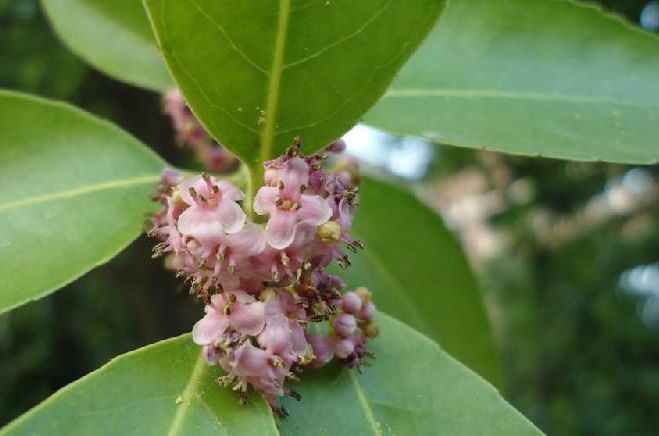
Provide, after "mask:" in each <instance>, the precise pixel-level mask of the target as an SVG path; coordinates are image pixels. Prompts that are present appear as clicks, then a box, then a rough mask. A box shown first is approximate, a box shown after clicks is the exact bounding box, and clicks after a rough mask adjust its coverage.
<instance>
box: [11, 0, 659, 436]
mask: <svg viewBox="0 0 659 436" xmlns="http://www.w3.org/2000/svg"><path fill="white" fill-rule="evenodd" d="M42 5H43V8H44V9H45V11H46V13H47V16H48V18H49V20H50V22H51V23H52V26H53V27H54V29H55V31H56V32H57V34H58V35H59V37H61V39H62V40H63V41H64V42H65V43H66V44H67V45H68V46H69V47H70V49H71V50H72V51H74V52H75V53H77V54H78V55H79V56H80V57H82V58H84V59H85V60H87V61H88V62H89V63H90V64H91V65H93V66H94V67H96V68H97V69H99V70H100V71H102V72H104V73H106V74H108V75H110V76H112V77H114V78H116V79H118V80H121V81H124V82H127V83H129V84H132V85H134V86H138V87H143V88H146V89H148V90H151V91H154V92H157V93H160V94H162V96H163V108H162V109H164V112H165V113H167V114H168V115H169V117H170V119H171V122H172V125H173V127H174V130H175V132H176V136H177V140H178V142H180V143H181V144H184V145H185V146H186V147H188V148H189V149H190V150H191V152H192V153H194V155H195V156H196V157H197V159H198V160H199V163H200V165H202V166H203V167H204V168H205V169H206V171H205V172H202V173H198V172H196V171H194V170H191V169H185V168H173V167H172V166H171V165H168V164H167V163H166V162H165V161H164V160H163V159H162V158H160V157H159V156H158V155H156V154H155V153H154V152H152V151H151V150H150V149H149V148H148V147H147V146H145V145H144V144H142V143H140V141H138V140H137V139H135V138H133V137H132V136H131V135H129V134H128V133H126V132H124V131H122V130H121V129H120V128H118V127H116V126H114V125H112V124H110V123H108V122H106V121H103V120H101V119H98V118H96V117H94V116H92V115H89V114H87V113H85V112H83V111H81V110H79V109H76V108H75V107H72V106H70V105H68V104H65V103H60V102H54V101H49V100H45V99H42V98H39V97H33V96H28V95H22V94H19V93H16V92H12V91H10V90H6V91H1V92H0V187H1V188H2V189H0V277H1V279H0V280H1V281H0V311H2V312H4V311H8V310H11V309H13V308H15V307H17V306H19V305H22V304H26V303H28V302H30V301H32V300H36V299H38V298H41V297H43V296H45V295H48V294H49V293H52V292H54V291H55V290H57V289H58V288H61V287H62V286H64V285H66V284H67V283H70V282H71V281H73V280H75V279H76V278H78V277H79V276H81V275H82V274H84V273H86V272H87V271H89V270H90V269H92V268H94V267H95V266H97V265H99V264H102V263H104V262H107V261H108V260H110V259H112V258H113V257H114V256H115V255H117V254H118V253H119V252H120V251H121V250H122V249H124V248H125V247H126V246H127V245H128V244H129V243H130V242H131V241H132V240H134V239H135V238H136V237H137V236H138V235H139V234H140V233H141V232H142V231H146V232H147V234H148V235H149V236H151V237H152V238H153V240H154V249H153V257H155V258H158V259H161V260H162V264H163V274H167V273H168V272H167V271H165V270H171V271H172V272H173V273H175V274H176V275H177V277H179V278H180V279H181V281H182V283H184V284H185V287H186V289H189V291H190V294H191V297H190V298H191V299H193V300H195V301H198V302H199V306H198V307H199V321H198V322H197V323H195V324H194V326H190V329H191V334H185V335H183V336H180V337H175V338H171V339H167V340H164V341H162V342H158V343H155V344H152V345H149V346H146V347H144V348H141V349H138V350H135V351H132V352H130V353H127V354H125V355H122V356H119V357H116V358H115V359H113V360H112V361H110V362H109V363H108V364H106V365H104V366H103V367H101V368H100V369H98V370H96V371H94V372H92V373H90V374H88V375H87V376H85V377H83V378H82V379H80V380H78V381H76V382H74V383H72V384H70V385H69V386H67V387H65V388H63V389H61V390H60V391H58V392H57V393H55V394H54V395H52V396H51V397H50V398H48V399H47V400H45V401H44V402H43V403H42V404H40V405H38V406H36V407H35V408H34V409H32V410H30V411H29V412H27V413H26V414H24V415H23V416H21V417H19V418H17V419H16V420H15V421H13V422H11V423H10V424H9V425H7V426H6V427H5V428H4V429H2V430H0V434H2V435H19V434H26V435H27V434H43V435H45V434H62V435H78V434H79V435H88V434H94V435H98V434H113V435H115V434H123V435H128V434H153V435H179V434H180V435H187V434H194V435H201V434H231V435H234V434H235V435H237V434H241V435H242V434H255V435H270V434H305V435H306V434H346V435H357V434H371V433H372V434H376V435H385V434H400V435H416V434H422V435H425V434H428V435H430V434H432V435H435V434H447V435H456V434H474V435H482V434H488V435H489V434H496V435H517V434H519V435H522V434H524V435H526V434H539V433H540V432H539V430H538V429H537V428H536V427H535V426H534V425H533V424H532V423H531V422H529V421H528V420H527V419H526V418H525V417H524V416H522V415H521V414H520V413H519V412H517V411H516V410H515V409H514V408H513V407H512V406H510V405H509V404H508V403H507V402H506V401H505V400H504V399H503V398H502V396H501V395H500V394H499V392H498V391H497V389H496V386H499V385H500V384H501V375H500V368H499V363H498V359H497V353H496V350H495V347H494V344H493V340H492V335H491V332H490V327H489V322H488V319H487V316H486V312H485V309H484V306H483V302H482V298H481V293H480V290H479V287H478V284H477V281H476V279H475V278H474V275H473V273H472V271H471V270H470V268H469V266H468V263H467V260H466V258H465V256H464V254H463V253H462V251H461V249H460V246H459V244H458V242H457V241H456V240H455V239H454V237H453V236H452V234H451V233H450V232H449V231H448V230H447V229H446V227H445V226H444V224H443V222H442V220H441V218H440V217H439V216H437V215H436V214H435V213H434V212H433V211H432V210H431V209H429V208H428V207H426V206H425V205H424V204H423V203H422V202H421V201H419V200H418V199H417V198H416V197H415V195H413V194H412V193H411V192H409V191H407V190H406V189H405V188H402V187H400V186H396V184H395V183H392V182H390V181H380V180H377V179H374V178H370V177H367V176H366V175H365V174H361V173H360V171H359V168H358V165H357V163H356V162H355V161H354V160H351V159H350V158H345V157H342V154H341V153H342V151H343V149H344V148H345V143H344V142H343V141H342V140H341V139H340V138H341V136H342V135H343V134H344V133H345V132H347V131H348V130H349V129H350V128H351V127H352V126H354V125H355V124H356V123H357V122H359V121H363V122H365V123H367V124H370V125H373V126H376V127H378V128H381V129H383V130H386V131H389V132H392V133H395V134H400V135H414V136H418V137H423V138H425V139H427V140H429V141H431V142H436V143H442V144H447V145H454V146H460V147H472V148H478V149H489V150H496V151H502V152H508V153H515V154H525V155H533V156H545V157H552V158H560V159H572V160H580V161H607V162H623V163H636V164H651V163H655V162H657V160H658V158H659V148H658V147H657V145H656V138H657V133H658V131H657V126H658V125H659V111H658V110H657V109H659V81H657V80H656V78H657V77H658V73H659V41H657V40H656V38H655V37H653V36H652V35H649V34H646V33H643V32H642V31H641V30H639V29H636V28H634V27H632V26H631V25H629V24H626V23H625V22H623V21H622V20H621V19H619V18H616V17H613V16H610V15H607V14H606V13H604V12H602V11H600V10H598V9H597V8H595V7H592V6H588V5H584V4H580V3H575V2H573V1H567V0H524V1H522V0H487V1H485V0H452V1H450V2H448V1H443V0H145V1H144V3H143V4H142V3H140V2H138V1H137V0H44V1H43V2H42ZM155 110H161V108H154V111H155ZM357 146H358V145H357ZM161 260H158V261H159V262H160V261H161ZM144 261H145V262H148V261H152V260H149V259H148V256H146V255H145V260H144ZM173 291H174V290H168V289H163V290H162V292H173ZM121 304H124V302H117V308H118V310H120V306H121ZM153 304H154V305H156V304H158V302H157V301H154V302H153ZM202 308H203V311H202ZM46 328H47V327H46ZM70 358H72V359H73V358H75V356H70Z"/></svg>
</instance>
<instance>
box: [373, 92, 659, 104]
mask: <svg viewBox="0 0 659 436" xmlns="http://www.w3.org/2000/svg"><path fill="white" fill-rule="evenodd" d="M384 97H386V98H415V97H460V98H501V99H506V98H508V99H518V100H537V101H564V102H567V103H591V104H596V103H603V104H612V105H621V106H637V107H641V108H645V109H647V107H648V106H650V107H659V105H656V104H652V103H642V102H631V101H624V100H615V99H611V98H602V97H595V96H584V95H565V94H542V93H522V92H510V91H503V90H498V89H473V90H471V89H449V88H398V89H391V90H389V91H387V92H386V93H385V95H384Z"/></svg>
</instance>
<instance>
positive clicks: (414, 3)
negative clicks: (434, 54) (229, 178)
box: [145, 0, 444, 167]
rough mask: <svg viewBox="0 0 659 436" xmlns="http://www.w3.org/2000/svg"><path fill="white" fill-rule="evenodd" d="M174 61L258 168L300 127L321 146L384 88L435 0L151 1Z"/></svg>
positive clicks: (211, 118) (221, 136)
mask: <svg viewBox="0 0 659 436" xmlns="http://www.w3.org/2000/svg"><path fill="white" fill-rule="evenodd" d="M145 4H146V6H147V10H148V12H149V16H150V18H151V22H152V24H153V27H154V30H155V33H156V36H157V38H158V41H159V43H160V46H161V48H162V51H163V54H164V56H165V59H166V61H167V64H168V66H169V68H170V70H171V72H172V75H173V77H174V78H175V80H176V82H177V84H178V85H179V87H180V88H181V90H182V91H183V93H184V95H185V97H186V99H187V101H188V102H189V103H190V105H191V107H192V109H193V110H194V112H195V113H196V115H197V116H198V117H199V119H200V120H201V121H202V123H203V124H204V125H205V126H206V128H207V129H208V130H209V131H210V132H211V133H212V134H213V135H214V136H215V137H216V138H217V139H218V140H219V141H220V142H222V143H223V144H224V145H225V146H227V147H228V148H229V149H230V150H231V151H232V152H234V153H235V154H237V155H238V156H239V157H240V158H241V159H243V161H244V162H245V163H246V164H247V165H248V166H250V167H254V166H258V165H260V164H261V163H262V162H263V161H264V160H267V159H269V158H271V157H273V156H275V155H278V154H282V153H283V152H284V151H285V149H286V148H287V147H288V146H290V145H291V142H292V139H293V138H294V137H295V136H301V137H302V138H303V139H304V140H305V142H306V144H307V147H308V149H307V152H311V151H313V150H317V149H319V148H321V147H322V146H324V145H326V144H328V143H329V142H331V141H333V140H335V139H336V138H338V137H339V136H340V135H342V134H343V133H344V132H345V131H347V130H348V129H349V128H350V127H352V125H354V124H355V122H356V121H357V120H358V119H359V118H360V117H361V116H362V115H363V113H364V112H365V111H366V110H367V109H368V108H369V107H370V106H371V105H372V104H373V103H375V101H376V100H377V99H378V98H379V97H380V96H381V95H382V93H384V91H385V90H386V88H387V86H388V85H389V83H390V81H391V79H392V78H393V76H394V74H395V73H396V71H397V70H398V69H399V67H400V65H401V64H402V63H403V62H404V61H405V59H406V58H407V57H408V56H409V55H410V54H411V53H412V52H413V51H414V49H415V48H416V47H417V45H418V44H419V43H420V42H421V40H422V39H423V37H424V36H425V35H426V34H427V32H428V31H429V30H430V28H431V27H432V24H433V23H434V21H435V19H436V17H437V16H438V14H439V12H440V11H441V9H442V8H443V5H444V2H443V1H437V0H361V1H353V0H330V1H327V0H261V1H249V2H246V1H243V0H176V1H173V0H146V1H145Z"/></svg>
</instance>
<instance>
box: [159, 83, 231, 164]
mask: <svg viewBox="0 0 659 436" xmlns="http://www.w3.org/2000/svg"><path fill="white" fill-rule="evenodd" d="M163 109H164V111H165V113H166V114H167V115H169V117H170V119H171V120H172V125H173V127H174V130H175V131H176V137H177V139H178V141H179V142H180V143H181V144H185V145H187V146H189V147H190V148H192V150H193V151H194V152H195V155H196V156H197V159H199V161H200V162H201V163H202V164H203V165H204V166H205V167H206V168H208V169H209V170H210V171H217V172H225V171H229V170H231V169H233V168H235V167H236V165H237V164H238V160H237V159H236V158H235V156H234V155H232V154H231V153H230V152H229V150H227V149H226V148H224V147H222V146H221V145H220V144H218V143H217V142H215V141H214V140H213V138H211V136H210V135H209V134H208V132H206V130H205V129H204V126H202V125H201V123H200V122H199V120H197V118H196V117H195V116H194V114H193V113H192V111H191V110H190V107H189V106H188V105H187V104H186V102H185V99H184V98H183V95H182V94H181V92H180V91H179V90H178V89H173V90H171V91H169V92H168V93H167V94H165V96H164V97H163Z"/></svg>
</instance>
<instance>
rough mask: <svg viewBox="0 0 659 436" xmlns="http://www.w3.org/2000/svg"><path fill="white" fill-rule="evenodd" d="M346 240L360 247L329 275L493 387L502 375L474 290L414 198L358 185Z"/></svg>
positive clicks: (455, 247)
mask: <svg viewBox="0 0 659 436" xmlns="http://www.w3.org/2000/svg"><path fill="white" fill-rule="evenodd" d="M359 189H360V203H361V204H360V207H359V210H358V211H357V214H356V219H355V222H354V227H353V229H352V234H353V236H354V237H355V238H357V239H360V240H361V241H363V242H364V244H365V245H366V248H365V249H364V250H361V251H359V252H357V253H356V254H354V255H351V256H350V259H351V261H352V263H353V265H352V266H351V267H350V268H348V269H347V270H345V271H338V269H337V270H335V272H337V273H338V274H339V275H341V277H342V278H343V279H345V280H346V282H347V283H348V284H349V285H350V287H352V288H355V287H358V286H366V287H368V288H369V289H370V290H371V291H372V292H373V298H374V300H375V303H376V304H377V306H378V308H379V309H381V310H383V311H385V312H387V313H390V314H392V315H393V316H395V317H396V318H398V319H400V320H402V321H404V322H406V323H407V324H409V325H411V326H412V327H414V328H416V329H417V330H419V331H420V332H421V333H424V334H425V335H427V336H429V337H430V338H432V339H433V340H435V341H437V342H439V344H440V345H441V346H442V348H443V349H445V350H446V351H447V352H449V353H451V355H453V356H455V357H456V358H458V359H459V360H460V361H462V362H463V363H465V364H466V365H468V366H469V367H470V368H472V369H473V370H475V371H476V372H478V373H479V374H481V375H482V376H483V377H485V378H486V379H488V380H489V381H490V382H491V383H493V384H495V385H500V384H501V369H500V367H499V359H498V355H497V352H496V349H495V346H494V343H493V339H492V334H491V332H490V325H489V320H488V317H487V314H486V312H485V307H484V305H483V299H482V295H481V291H480V289H479V286H478V283H477V281H476V279H475V277H474V274H473V272H472V271H471V268H470V267H469V264H468V262H467V259H466V257H465V255H464V253H463V251H462V248H461V247H460V244H459V243H458V241H457V240H456V239H455V237H454V236H453V234H451V232H450V231H449V230H447V229H446V227H445V226H444V223H443V222H442V219H441V217H439V216H438V215H437V214H436V213H435V212H434V211H432V210H431V209H429V208H428V207H427V206H425V205H423V204H422V203H421V202H420V201H419V200H418V199H417V198H416V197H415V196H414V195H412V194H411V193H409V192H408V191H406V190H403V189H401V188H398V187H396V186H394V185H391V184H389V183H385V182H380V181H376V180H374V179H370V178H367V179H365V180H364V181H363V182H362V184H361V185H360V187H359Z"/></svg>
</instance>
